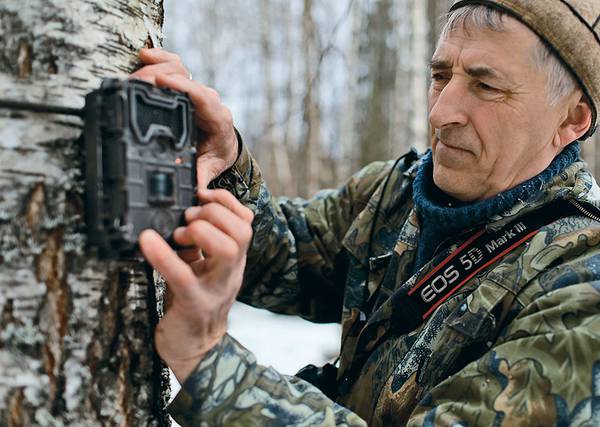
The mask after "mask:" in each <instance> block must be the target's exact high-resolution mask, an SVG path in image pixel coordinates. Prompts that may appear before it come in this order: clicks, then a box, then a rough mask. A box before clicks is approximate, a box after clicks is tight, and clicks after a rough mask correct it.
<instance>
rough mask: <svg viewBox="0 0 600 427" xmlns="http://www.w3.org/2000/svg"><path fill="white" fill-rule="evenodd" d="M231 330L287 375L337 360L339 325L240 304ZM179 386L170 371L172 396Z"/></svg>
mask: <svg viewBox="0 0 600 427" xmlns="http://www.w3.org/2000/svg"><path fill="white" fill-rule="evenodd" d="M229 333H230V334H231V335H232V336H233V337H234V338H235V339H236V340H238V341H239V342H240V343H241V344H242V345H244V346H245V347H246V348H247V349H249V350H250V351H252V352H253V353H254V355H255V356H256V359H257V360H258V363H260V364H261V365H265V366H272V367H274V368H275V369H276V370H277V371H279V372H280V373H282V374H288V375H293V374H295V373H296V372H297V371H298V370H299V369H300V368H302V367H303V366H305V365H307V364H309V363H312V364H314V365H317V366H319V365H322V364H324V363H326V362H327V361H330V360H332V359H334V358H335V357H336V356H337V353H338V350H339V345H340V341H339V340H340V326H339V325H338V324H327V325H322V324H315V323H310V322H307V321H306V320H303V319H300V318H299V317H295V316H283V315H279V314H274V313H270V312H268V311H265V310H258V309H255V308H253V307H250V306H248V305H245V304H241V303H235V304H234V306H233V308H232V309H231V312H230V314H229ZM179 388H180V386H179V384H178V383H177V380H176V379H175V377H174V376H173V375H172V374H171V397H172V398H173V397H175V395H176V394H177V391H178V390H179ZM173 425H177V424H176V423H174V424H173Z"/></svg>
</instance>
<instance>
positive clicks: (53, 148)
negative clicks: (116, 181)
mask: <svg viewBox="0 0 600 427" xmlns="http://www.w3.org/2000/svg"><path fill="white" fill-rule="evenodd" d="M162 16H163V10H162V0H135V1H121V0H2V2H0V40H1V43H0V97H1V98H9V99H14V100H20V101H24V100H27V101H30V102H34V103H45V104H55V105H63V106H71V107H82V106H83V104H84V95H85V93H87V92H88V91H90V90H91V89H94V88H97V87H98V85H99V83H100V80H101V78H102V77H105V76H106V77H107V76H112V77H125V76H126V75H127V74H128V73H129V72H131V71H132V70H134V68H135V67H136V65H137V62H138V61H137V52H138V50H139V48H141V47H142V46H144V45H159V44H160V42H161V38H162V35H161V26H162ZM81 130H82V123H81V121H80V120H79V119H77V118H73V117H65V116H59V115H50V114H34V113H23V112H10V111H6V110H0V425H8V426H29V425H44V426H50V425H52V426H62V425H85V426H88V425H89V426H96V425H121V426H143V425H163V424H164V423H165V421H164V420H165V416H164V412H163V410H162V407H163V402H162V400H161V399H162V397H161V389H162V387H163V385H162V384H161V382H162V381H163V379H162V377H161V375H162V374H163V373H164V372H163V371H162V366H161V364H160V363H159V361H158V359H157V358H156V357H155V355H154V352H153V343H152V330H153V325H154V323H155V319H156V304H155V302H154V301H155V295H154V288H153V286H152V285H150V284H149V282H148V280H147V277H146V273H145V271H144V269H143V268H142V265H141V264H140V263H116V262H112V263H107V262H100V261H97V260H96V258H95V255H94V253H93V251H90V250H89V249H88V248H86V246H85V243H86V238H85V235H84V227H83V223H82V218H83V216H84V206H83V199H84V198H83V175H82V173H83V172H82V167H83V164H82V159H83V153H82V147H81V145H80V143H79V142H78V141H77V138H78V137H79V135H80V133H81ZM167 381H168V379H167Z"/></svg>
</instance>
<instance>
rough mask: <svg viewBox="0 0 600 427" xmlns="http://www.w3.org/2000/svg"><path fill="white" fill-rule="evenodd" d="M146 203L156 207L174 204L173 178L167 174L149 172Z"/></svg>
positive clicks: (171, 174)
mask: <svg viewBox="0 0 600 427" xmlns="http://www.w3.org/2000/svg"><path fill="white" fill-rule="evenodd" d="M148 184H149V185H148V201H149V202H150V203H152V204H156V205H172V204H174V203H175V198H174V195H175V176H174V174H173V173H169V172H160V171H155V172H150V174H149V183H148Z"/></svg>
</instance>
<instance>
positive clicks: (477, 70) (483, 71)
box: [466, 65, 503, 78]
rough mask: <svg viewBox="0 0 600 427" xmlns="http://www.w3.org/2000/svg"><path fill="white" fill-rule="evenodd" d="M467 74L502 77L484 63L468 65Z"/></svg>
mask: <svg viewBox="0 0 600 427" xmlns="http://www.w3.org/2000/svg"><path fill="white" fill-rule="evenodd" d="M466 71H467V74H468V75H470V76H471V77H492V78H503V76H502V75H501V74H500V73H498V72H497V71H496V70H494V69H493V68H490V67H486V66H484V65H480V66H477V67H470V68H467V69H466Z"/></svg>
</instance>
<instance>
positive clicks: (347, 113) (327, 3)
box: [165, 0, 600, 197]
mask: <svg viewBox="0 0 600 427" xmlns="http://www.w3.org/2000/svg"><path fill="white" fill-rule="evenodd" d="M451 3H452V1H451V0H336V1H333V0H202V1H196V0H177V1H167V2H165V9H166V19H165V32H166V48H167V49H170V50H173V51H175V52H176V53H178V54H179V55H180V56H181V57H182V58H183V61H184V63H185V64H186V65H187V66H188V67H189V68H190V70H191V71H192V74H193V76H194V79H195V80H197V81H199V82H201V83H203V84H206V85H208V86H211V87H214V88H215V89H216V90H217V91H218V92H219V93H220V94H221V97H222V99H223V100H224V102H225V103H226V105H228V106H229V107H230V108H231V109H232V111H233V114H234V119H235V124H236V126H237V127H238V129H239V130H240V132H241V134H242V136H243V138H244V140H245V142H246V143H247V144H248V145H249V146H250V148H251V150H252V152H253V154H254V156H255V157H256V158H257V159H258V161H259V164H260V165H261V168H262V170H263V173H264V175H265V176H266V179H267V182H268V183H269V187H270V189H271V191H272V192H273V193H274V194H276V195H286V196H303V197H307V196H310V195H312V194H314V192H315V191H317V190H318V189H320V188H325V187H337V186H338V185H339V184H341V183H342V182H343V180H344V179H346V178H347V177H348V176H350V174H352V173H353V172H355V171H356V170H358V168H360V167H361V166H362V165H365V164H367V163H369V162H371V161H373V160H383V159H391V158H395V157H397V156H399V155H400V154H402V153H404V152H406V151H407V150H408V148H410V147H411V146H414V147H416V148H417V149H418V150H419V151H424V150H425V149H426V148H427V145H428V138H427V133H428V127H427V98H426V96H427V87H428V85H429V81H428V76H429V70H428V66H427V64H428V61H429V59H430V58H431V54H432V53H433V49H434V45H435V41H436V40H437V37H438V32H439V27H440V22H441V17H442V16H443V15H444V13H445V12H446V11H447V10H448V8H449V6H450V4H451ZM596 138H597V137H596ZM597 145H598V144H589V143H588V144H583V148H584V157H585V158H586V160H587V161H588V163H589V164H590V166H591V167H592V168H593V169H595V171H596V176H600V149H598V150H599V152H598V154H597V153H596V152H595V151H596V150H595V147H596V146H597Z"/></svg>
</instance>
